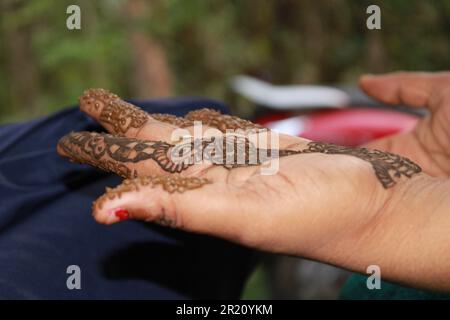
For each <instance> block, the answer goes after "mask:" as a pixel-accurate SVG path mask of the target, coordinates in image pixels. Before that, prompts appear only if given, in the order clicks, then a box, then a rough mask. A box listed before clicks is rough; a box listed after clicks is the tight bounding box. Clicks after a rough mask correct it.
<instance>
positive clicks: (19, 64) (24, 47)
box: [1, 1, 39, 114]
mask: <svg viewBox="0 0 450 320" xmlns="http://www.w3.org/2000/svg"><path fill="white" fill-rule="evenodd" d="M22 3H23V2H21V1H15V2H9V3H8V4H4V5H3V6H1V11H2V12H1V15H2V16H6V15H7V14H8V13H10V12H12V11H13V10H15V9H17V7H18V6H20V5H21V4H22ZM3 34H4V39H5V42H4V46H5V52H6V60H7V63H6V66H7V78H8V82H9V84H8V85H9V92H10V101H11V107H12V108H19V109H20V110H22V111H25V112H27V113H30V114H34V113H35V112H36V107H37V103H36V102H37V96H38V92H39V75H38V70H37V66H36V63H35V57H34V54H33V48H32V42H31V38H32V26H30V25H27V26H5V25H4V26H3Z"/></svg>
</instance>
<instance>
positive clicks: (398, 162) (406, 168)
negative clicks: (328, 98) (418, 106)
mask: <svg viewBox="0 0 450 320" xmlns="http://www.w3.org/2000/svg"><path fill="white" fill-rule="evenodd" d="M307 146H308V148H307V149H304V150H303V151H302V153H316V152H317V153H325V154H344V155H350V156H354V157H358V158H360V159H362V160H364V161H367V162H369V163H370V164H371V165H372V168H373V170H374V171H375V175H376V176H377V178H378V180H379V181H380V182H381V184H382V185H383V187H384V188H385V189H387V188H390V187H392V186H394V185H395V184H396V181H395V180H394V178H400V177H401V176H405V177H408V178H411V177H412V176H413V175H414V174H416V173H419V172H421V171H422V169H421V168H420V167H419V166H418V165H417V164H415V163H414V162H412V161H411V160H409V159H407V158H405V157H402V156H400V155H397V154H393V153H390V152H385V151H380V150H369V149H367V148H349V147H343V146H339V145H335V144H331V143H324V142H309V143H308V145H307Z"/></svg>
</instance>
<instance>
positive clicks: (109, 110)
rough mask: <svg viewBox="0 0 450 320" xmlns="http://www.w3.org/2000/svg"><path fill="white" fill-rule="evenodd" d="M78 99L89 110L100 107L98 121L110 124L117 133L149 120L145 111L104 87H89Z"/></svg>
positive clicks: (138, 126)
mask: <svg viewBox="0 0 450 320" xmlns="http://www.w3.org/2000/svg"><path fill="white" fill-rule="evenodd" d="M79 100H80V105H81V106H82V108H87V109H88V110H90V111H91V112H93V111H96V112H98V111H100V109H101V111H100V116H99V121H100V123H102V124H109V125H111V126H112V127H113V131H114V133H116V134H118V135H124V134H125V133H126V132H127V131H128V130H129V129H130V128H135V129H139V128H141V127H142V126H144V125H145V124H146V123H147V121H148V120H149V115H148V114H147V113H146V112H145V111H143V110H141V109H140V108H138V107H136V106H134V105H132V104H131V103H128V102H125V101H123V100H122V99H121V98H120V97H119V96H117V95H115V94H113V93H111V92H109V91H107V90H105V89H89V90H87V91H85V92H84V94H83V95H82V96H81V97H80V99H79Z"/></svg>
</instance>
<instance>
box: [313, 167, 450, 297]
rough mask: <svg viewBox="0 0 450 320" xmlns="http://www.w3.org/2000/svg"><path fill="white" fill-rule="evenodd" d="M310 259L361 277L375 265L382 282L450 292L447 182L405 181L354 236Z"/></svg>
mask: <svg viewBox="0 0 450 320" xmlns="http://www.w3.org/2000/svg"><path fill="white" fill-rule="evenodd" d="M361 214H364V212H361ZM312 255H314V256H315V258H317V259H319V260H323V261H327V262H329V263H333V264H336V265H340V266H342V267H345V268H348V269H351V270H355V271H358V272H363V273H364V272H365V271H366V268H367V267H368V266H369V265H378V266H379V267H380V269H381V276H382V278H383V279H386V280H391V281H396V282H400V283H404V284H407V285H410V286H417V287H421V288H430V289H437V290H444V291H450V181H449V180H444V179H438V178H431V177H429V176H427V175H424V174H421V175H418V176H416V177H413V178H412V179H410V180H407V181H404V182H403V183H401V184H399V185H397V186H396V187H395V188H393V191H392V194H391V195H390V197H389V199H388V200H387V201H386V203H384V204H383V205H382V206H380V209H379V212H378V213H377V214H376V215H374V216H373V217H371V218H370V219H369V221H367V223H366V224H364V226H363V227H362V228H360V229H359V230H358V231H357V232H356V233H347V234H345V233H344V236H342V237H341V238H340V239H337V241H336V242H335V245H330V246H327V247H325V248H321V250H318V251H317V252H313V253H312Z"/></svg>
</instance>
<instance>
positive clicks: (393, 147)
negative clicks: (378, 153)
mask: <svg viewBox="0 0 450 320" xmlns="http://www.w3.org/2000/svg"><path fill="white" fill-rule="evenodd" d="M360 86H361V88H362V89H363V90H364V91H365V92H366V93H367V94H368V95H369V96H372V97H373V98H375V99H378V100H380V101H382V102H384V103H389V104H403V105H406V106H409V107H412V108H419V107H426V108H427V109H428V110H429V111H430V113H429V115H427V116H426V117H425V118H423V119H421V120H420V121H419V122H418V124H417V126H416V127H415V128H414V129H413V130H412V131H410V132H406V133H399V134H396V135H393V136H390V137H386V138H383V139H380V140H376V141H373V142H371V143H369V144H367V147H369V148H376V149H380V150H386V151H389V152H393V153H398V154H401V155H404V156H406V157H409V158H411V159H412V160H414V161H416V162H417V163H419V164H420V165H421V167H422V168H423V170H424V171H425V172H426V173H428V174H430V175H432V176H437V177H450V72H436V73H426V72H396V73H391V74H385V75H378V76H372V75H370V76H363V77H361V79H360Z"/></svg>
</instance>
